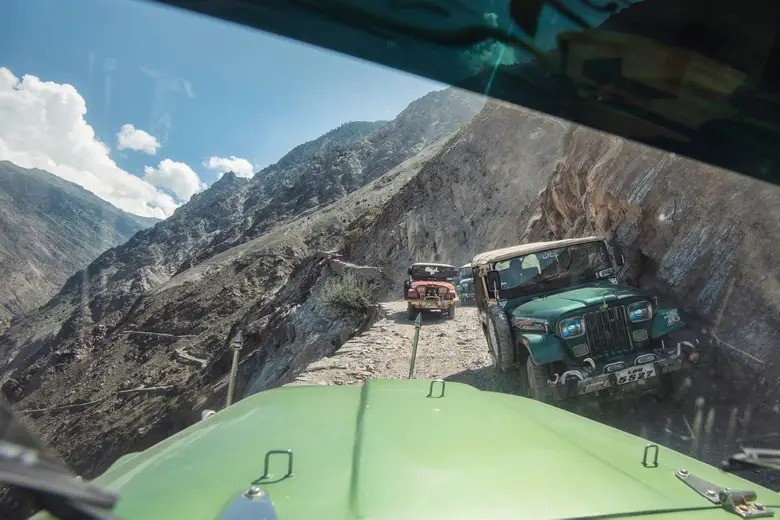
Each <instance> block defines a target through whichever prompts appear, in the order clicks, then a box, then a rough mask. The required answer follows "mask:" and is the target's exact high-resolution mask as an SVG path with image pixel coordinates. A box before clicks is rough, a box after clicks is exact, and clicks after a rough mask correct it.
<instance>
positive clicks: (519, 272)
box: [496, 242, 613, 294]
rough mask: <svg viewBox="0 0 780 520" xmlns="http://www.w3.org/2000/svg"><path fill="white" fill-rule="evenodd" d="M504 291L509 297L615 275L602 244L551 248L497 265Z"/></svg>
mask: <svg viewBox="0 0 780 520" xmlns="http://www.w3.org/2000/svg"><path fill="white" fill-rule="evenodd" d="M496 271H498V273H499V276H500V279H501V289H502V290H503V291H509V292H510V294H528V293H532V292H538V291H544V290H554V289H558V288H562V287H566V286H569V285H573V284H578V283H583V282H588V281H595V280H599V279H602V278H606V277H608V276H609V275H610V274H612V273H613V269H612V266H611V264H610V260H609V254H608V253H607V248H606V246H605V245H604V243H603V242H590V243H586V244H578V245H574V246H568V247H562V248H558V249H549V250H547V251H540V252H537V253H531V254H528V255H524V256H518V257H515V258H511V259H509V260H504V261H501V262H498V263H496Z"/></svg>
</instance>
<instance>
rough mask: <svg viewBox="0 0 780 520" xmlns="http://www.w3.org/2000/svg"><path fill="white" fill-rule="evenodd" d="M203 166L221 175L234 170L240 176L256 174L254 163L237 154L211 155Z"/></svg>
mask: <svg viewBox="0 0 780 520" xmlns="http://www.w3.org/2000/svg"><path fill="white" fill-rule="evenodd" d="M203 166H205V167H206V168H208V169H209V170H215V171H216V172H217V173H219V176H220V177H222V174H224V173H226V172H233V173H235V174H236V175H238V176H239V177H251V176H252V175H254V168H253V167H252V163H250V162H249V161H247V160H246V159H242V158H241V157H236V156H235V155H231V156H230V157H209V160H208V161H206V162H204V163H203Z"/></svg>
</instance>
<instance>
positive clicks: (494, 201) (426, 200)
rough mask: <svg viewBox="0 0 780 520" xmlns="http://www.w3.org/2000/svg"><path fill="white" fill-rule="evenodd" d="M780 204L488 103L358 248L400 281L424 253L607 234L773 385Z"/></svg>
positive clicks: (735, 183)
mask: <svg viewBox="0 0 780 520" xmlns="http://www.w3.org/2000/svg"><path fill="white" fill-rule="evenodd" d="M778 202H780V189H778V188H777V187H776V186H772V185H768V184H763V183H761V182H759V181H755V180H752V179H749V178H745V177H742V176H739V175H736V174H734V173H731V172H727V171H724V170H720V169H717V168H713V167H710V166H707V165H704V164H701V163H698V162H695V161H692V160H689V159H685V158H681V157H677V156H674V155H671V154H666V153H661V152H658V151H656V150H654V149H651V148H649V147H646V146H642V145H638V144H636V143H632V142H628V141H625V140H623V139H619V138H616V137H613V136H609V135H606V134H602V133H599V132H596V131H593V130H590V129H587V128H583V127H576V126H574V125H571V124H569V123H565V122H562V121H561V120H557V119H553V118H550V117H547V116H541V115H539V114H536V113H534V112H530V111H527V110H523V109H518V108H514V107H510V106H507V105H503V104H499V103H491V104H490V105H489V106H488V107H486V109H485V110H484V111H483V112H482V113H481V114H480V115H479V116H478V117H477V118H475V119H474V121H472V122H471V123H470V124H469V125H468V126H467V127H465V128H463V129H462V130H461V131H460V132H459V133H458V135H457V136H456V137H454V138H453V139H452V140H451V141H450V142H449V143H448V144H447V146H446V149H445V150H444V151H443V152H442V153H441V154H439V155H438V156H437V157H436V158H435V159H434V160H432V161H430V162H428V163H427V164H426V165H425V167H424V168H423V169H422V170H421V172H420V174H419V175H418V176H417V177H416V178H415V179H414V180H413V181H412V182H410V183H409V184H408V185H407V186H405V187H404V189H403V190H401V191H400V192H399V193H398V194H397V195H396V196H395V197H393V199H392V200H391V201H390V202H389V203H388V205H387V206H386V208H385V211H384V212H383V213H382V214H381V215H380V216H379V217H378V219H377V221H376V224H375V225H374V226H373V227H372V228H371V229H370V230H369V231H368V232H367V234H366V235H365V236H364V237H362V239H361V240H360V241H358V242H356V243H355V244H354V245H353V248H352V254H353V255H354V256H355V257H356V258H359V259H361V261H365V262H367V263H373V264H376V265H380V266H383V267H385V268H386V269H387V270H388V271H389V272H392V273H395V279H396V284H398V283H399V279H400V278H401V277H402V276H403V272H404V271H403V268H404V267H405V266H406V265H408V264H409V263H410V262H411V261H413V260H416V261H419V260H423V259H424V260H437V261H445V262H452V263H455V264H460V263H466V262H468V261H470V258H471V257H472V255H473V254H474V253H476V252H477V251H480V250H487V249H494V248H499V247H503V246H507V245H512V244H517V243H521V242H526V241H536V240H551V239H560V238H568V237H574V236H582V235H589V234H601V235H605V236H607V237H609V238H610V239H613V240H614V241H615V242H616V243H617V244H619V245H621V246H622V247H623V249H624V250H625V252H626V253H627V259H628V260H629V262H630V263H631V269H630V270H629V271H628V272H627V273H626V274H627V276H628V278H629V279H630V280H632V281H633V282H634V283H638V284H640V285H641V286H645V287H648V288H650V289H652V290H654V291H655V292H656V293H657V294H660V295H662V297H663V298H666V300H667V301H671V302H675V303H676V304H679V305H681V306H682V307H683V308H685V309H686V310H687V311H688V312H689V313H691V315H692V316H693V317H694V318H695V319H696V320H697V321H698V322H700V323H701V325H702V326H703V327H704V329H705V330H704V331H703V336H704V337H707V338H709V340H710V342H711V343H712V345H713V352H715V353H716V354H718V355H719V358H718V359H719V361H718V363H719V364H720V367H721V369H723V370H725V371H726V372H729V371H730V370H731V369H732V368H733V365H734V364H735V363H736V364H738V365H741V366H745V367H747V368H748V369H749V370H750V376H749V377H748V378H747V379H746V381H747V382H748V383H749V386H751V385H752V384H753V383H754V382H756V381H758V380H760V379H762V378H763V379H769V380H768V381H765V382H766V383H767V384H768V386H769V387H770V388H774V389H775V390H776V389H777V388H778V381H777V380H776V374H775V371H774V370H773V367H776V366H777V364H778V361H779V360H780V355H779V352H780V351H778V349H777V345H778V338H780V321H778V315H780V313H779V312H778V311H780V308H779V307H778V303H777V302H778V301H780V285H778V282H777V280H778V279H780V267H778V248H777V244H778V243H779V242H778V240H779V239H780V209H778V208H779V206H778ZM397 286H399V285H397ZM663 298H662V299H663ZM756 374H759V376H758V377H756ZM731 375H733V374H730V375H728V374H727V376H728V377H731Z"/></svg>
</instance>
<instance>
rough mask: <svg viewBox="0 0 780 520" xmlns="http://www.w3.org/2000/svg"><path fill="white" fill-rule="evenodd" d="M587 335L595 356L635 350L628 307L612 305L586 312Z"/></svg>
mask: <svg viewBox="0 0 780 520" xmlns="http://www.w3.org/2000/svg"><path fill="white" fill-rule="evenodd" d="M585 335H586V336H587V338H588V347H589V348H590V352H591V355H592V356H593V357H606V356H609V355H613V354H622V353H624V352H630V351H632V350H634V344H633V343H632V341H631V335H630V327H629V322H628V314H627V313H626V307H625V306H623V305H621V306H618V307H610V308H609V309H601V310H597V311H594V312H588V313H585Z"/></svg>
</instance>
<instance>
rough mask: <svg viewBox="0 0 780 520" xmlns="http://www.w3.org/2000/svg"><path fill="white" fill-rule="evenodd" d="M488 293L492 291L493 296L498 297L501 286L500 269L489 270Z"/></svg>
mask: <svg viewBox="0 0 780 520" xmlns="http://www.w3.org/2000/svg"><path fill="white" fill-rule="evenodd" d="M487 285H488V293H490V292H492V293H493V297H494V298H496V299H498V289H499V288H500V287H501V276H500V275H499V274H498V271H488V272H487Z"/></svg>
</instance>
